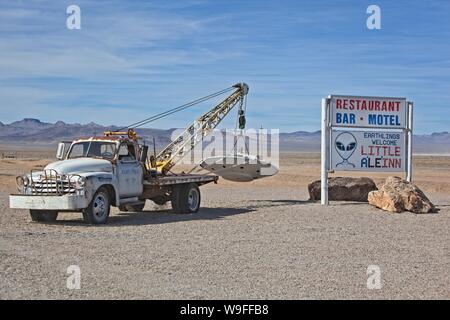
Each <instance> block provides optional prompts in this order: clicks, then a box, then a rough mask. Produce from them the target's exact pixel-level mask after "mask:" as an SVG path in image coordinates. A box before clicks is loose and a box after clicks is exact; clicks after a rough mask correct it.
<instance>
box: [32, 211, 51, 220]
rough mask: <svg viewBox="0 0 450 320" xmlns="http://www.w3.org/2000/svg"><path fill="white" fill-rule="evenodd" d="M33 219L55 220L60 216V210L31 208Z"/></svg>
mask: <svg viewBox="0 0 450 320" xmlns="http://www.w3.org/2000/svg"><path fill="white" fill-rule="evenodd" d="M30 216H31V220H32V221H36V222H53V221H56V218H57V217H58V211H52V210H30Z"/></svg>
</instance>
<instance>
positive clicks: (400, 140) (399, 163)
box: [330, 130, 406, 172]
mask: <svg viewBox="0 0 450 320" xmlns="http://www.w3.org/2000/svg"><path fill="white" fill-rule="evenodd" d="M330 148H331V166H330V169H331V170H334V171H375V172H401V171H403V172H404V171H405V170H406V165H405V163H406V162H405V161H406V152H405V134H404V133H403V132H383V131H354V130H333V131H332V133H331V145H330Z"/></svg>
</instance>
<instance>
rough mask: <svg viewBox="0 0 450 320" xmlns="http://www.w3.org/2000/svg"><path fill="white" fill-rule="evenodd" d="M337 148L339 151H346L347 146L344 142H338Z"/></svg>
mask: <svg viewBox="0 0 450 320" xmlns="http://www.w3.org/2000/svg"><path fill="white" fill-rule="evenodd" d="M336 148H338V150H341V151H345V146H344V144H343V143H342V142H338V141H336Z"/></svg>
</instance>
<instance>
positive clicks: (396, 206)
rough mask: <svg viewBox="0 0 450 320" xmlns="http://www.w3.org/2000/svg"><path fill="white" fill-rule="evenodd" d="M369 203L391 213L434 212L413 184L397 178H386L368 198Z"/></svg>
mask: <svg viewBox="0 0 450 320" xmlns="http://www.w3.org/2000/svg"><path fill="white" fill-rule="evenodd" d="M368 200H369V203H370V204H371V205H374V206H375V207H378V208H380V209H383V210H387V211H391V212H402V211H405V210H406V211H411V212H414V213H429V212H435V211H436V208H435V206H434V205H433V204H432V203H431V201H430V200H429V199H428V198H427V196H426V195H425V194H424V193H423V192H422V190H420V189H419V188H418V187H417V186H416V185H415V184H413V183H411V182H408V181H406V180H403V179H402V178H399V177H388V178H387V179H386V182H385V183H384V184H383V185H382V186H381V188H380V189H379V190H377V191H372V192H370V193H369V196H368Z"/></svg>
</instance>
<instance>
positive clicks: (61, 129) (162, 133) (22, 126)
mask: <svg viewBox="0 0 450 320" xmlns="http://www.w3.org/2000/svg"><path fill="white" fill-rule="evenodd" d="M118 129H120V127H119V126H114V125H111V126H102V125H99V124H96V123H94V122H91V123H88V124H79V123H73V124H69V123H65V122H63V121H58V122H56V123H53V124H52V123H45V122H41V121H40V120H38V119H33V118H25V119H23V120H20V121H15V122H12V123H10V124H4V123H2V122H0V143H22V144H32V143H33V144H55V143H57V142H59V141H71V140H74V139H76V138H79V137H89V136H92V135H99V134H102V133H103V132H104V131H114V130H118ZM174 130H175V129H167V130H163V129H147V128H144V129H137V132H138V134H139V135H140V136H142V137H144V139H145V140H146V141H147V143H148V144H150V145H151V144H153V138H154V139H155V141H156V146H157V147H161V146H166V145H167V144H169V143H170V141H171V140H170V139H171V134H172V132H173V131H174ZM279 142H280V150H281V151H291V152H296V151H298V152H320V131H314V132H307V131H295V132H290V133H280V137H279ZM413 148H414V150H413V151H414V152H415V153H433V154H434V153H435V154H450V133H449V132H436V133H432V134H424V135H415V136H414V141H413Z"/></svg>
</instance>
